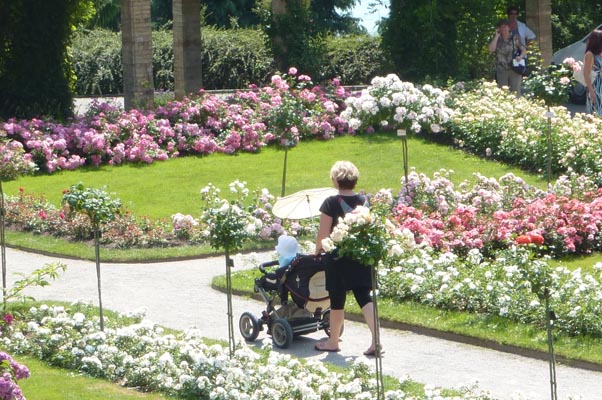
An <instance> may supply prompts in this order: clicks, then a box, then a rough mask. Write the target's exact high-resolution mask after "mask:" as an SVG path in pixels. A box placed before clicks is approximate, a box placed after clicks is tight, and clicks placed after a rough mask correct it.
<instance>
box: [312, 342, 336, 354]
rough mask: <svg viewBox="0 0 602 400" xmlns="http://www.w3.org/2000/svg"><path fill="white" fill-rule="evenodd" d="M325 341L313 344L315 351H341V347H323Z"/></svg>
mask: <svg viewBox="0 0 602 400" xmlns="http://www.w3.org/2000/svg"><path fill="white" fill-rule="evenodd" d="M325 343H327V342H318V343H316V344H315V345H314V349H316V350H317V351H330V352H332V353H338V352H339V351H341V349H339V348H338V347H337V348H335V349H329V348H328V347H324V344H325Z"/></svg>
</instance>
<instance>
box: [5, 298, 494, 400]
mask: <svg viewBox="0 0 602 400" xmlns="http://www.w3.org/2000/svg"><path fill="white" fill-rule="evenodd" d="M22 314H23V315H22V319H21V321H19V323H17V324H14V326H13V327H12V329H11V331H10V332H3V333H2V334H1V335H0V346H2V348H5V349H7V350H8V351H11V352H12V353H14V354H29V355H33V356H35V357H38V358H40V359H41V360H43V361H46V362H48V363H50V364H51V365H55V366H58V367H61V368H68V369H72V370H75V371H77V372H79V373H84V374H87V375H90V376H94V377H99V378H103V379H107V380H110V381H113V382H119V383H120V384H122V385H123V386H127V387H136V388H138V389H140V390H143V391H156V392H161V393H164V394H166V395H169V396H178V397H179V398H195V399H197V398H200V399H223V400H239V399H247V400H251V399H304V400H305V399H310V400H312V399H315V400H322V399H329V398H333V394H336V397H337V398H340V399H358V400H360V399H371V398H373V393H374V387H375V381H374V379H372V378H371V377H370V374H371V371H370V368H369V366H368V365H367V363H366V362H367V359H366V358H362V357H360V358H358V359H357V360H355V361H353V362H352V364H351V365H350V367H349V368H348V369H346V370H345V371H344V372H329V371H328V370H327V369H326V368H325V367H324V365H323V364H322V363H321V362H318V361H307V362H300V361H299V360H297V359H296V358H294V357H292V356H290V355H287V354H282V353H278V352H272V351H271V349H270V348H269V347H268V348H265V349H262V350H260V351H255V350H253V349H252V348H250V347H247V346H237V348H236V349H235V352H234V353H233V354H232V355H231V356H230V355H229V354H228V349H227V348H226V347H224V346H222V345H221V344H208V343H206V342H205V340H204V339H203V338H202V337H201V334H200V332H199V331H198V330H196V329H189V330H186V331H183V332H177V333H173V334H172V333H166V332H164V330H163V328H161V327H160V326H158V325H156V324H154V323H152V322H151V321H148V320H145V319H142V318H141V316H140V315H136V316H128V315H116V316H114V317H113V318H112V319H111V320H110V321H109V323H108V326H107V328H106V329H105V331H104V332H101V331H100V330H99V325H98V324H99V320H98V317H95V316H93V313H92V310H91V306H88V305H85V304H81V303H74V304H71V305H70V306H69V307H63V306H47V305H43V304H42V305H40V306H37V307H31V308H29V309H28V310H27V309H26V310H24V311H23V313H22ZM406 384H407V385H408V387H411V386H412V385H415V384H414V383H413V382H411V381H408V380H402V381H398V382H397V384H396V385H395V386H398V387H399V388H398V389H396V390H390V391H388V392H387V393H386V398H387V399H390V400H418V399H422V400H435V399H437V400H452V399H454V400H458V399H466V400H469V399H470V400H473V399H474V400H477V399H480V400H486V399H489V397H488V396H487V395H485V394H479V393H476V392H475V391H474V388H466V387H465V388H459V389H457V394H455V395H449V397H447V396H445V395H443V394H442V391H441V390H440V389H436V388H433V387H431V386H429V387H426V388H425V391H424V395H421V396H419V397H416V396H414V395H408V394H406V392H405V391H404V388H405V387H406V386H405V385H406Z"/></svg>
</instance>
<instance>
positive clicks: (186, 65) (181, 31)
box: [173, 0, 203, 100]
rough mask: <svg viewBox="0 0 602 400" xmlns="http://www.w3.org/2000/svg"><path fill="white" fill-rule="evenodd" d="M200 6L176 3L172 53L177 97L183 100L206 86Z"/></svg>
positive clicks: (194, 0)
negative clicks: (202, 57)
mask: <svg viewBox="0 0 602 400" xmlns="http://www.w3.org/2000/svg"><path fill="white" fill-rule="evenodd" d="M200 12H201V3H200V2H199V1H198V0H174V2H173V54H174V83H175V97H176V99H179V100H181V99H182V98H183V97H184V96H186V95H187V94H189V93H195V92H197V91H198V90H199V89H200V88H201V87H202V85H203V80H202V66H201V50H202V44H201V17H200Z"/></svg>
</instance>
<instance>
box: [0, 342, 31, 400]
mask: <svg viewBox="0 0 602 400" xmlns="http://www.w3.org/2000/svg"><path fill="white" fill-rule="evenodd" d="M29 376H30V373H29V369H27V367H26V366H25V365H22V364H19V363H18V362H16V361H15V360H13V358H12V357H11V356H10V355H9V354H7V353H5V352H3V351H0V400H25V396H23V393H22V392H21V388H20V387H19V385H18V384H17V381H18V380H21V379H25V378H29Z"/></svg>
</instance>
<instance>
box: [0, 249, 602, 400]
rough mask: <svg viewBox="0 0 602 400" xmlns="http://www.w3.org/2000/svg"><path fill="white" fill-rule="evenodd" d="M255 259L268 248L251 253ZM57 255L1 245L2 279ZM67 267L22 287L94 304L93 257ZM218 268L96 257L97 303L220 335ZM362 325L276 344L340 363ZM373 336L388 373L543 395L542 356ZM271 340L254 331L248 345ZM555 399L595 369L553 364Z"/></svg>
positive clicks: (585, 390) (393, 334) (595, 399)
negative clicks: (319, 345)
mask: <svg viewBox="0 0 602 400" xmlns="http://www.w3.org/2000/svg"><path fill="white" fill-rule="evenodd" d="M259 256H260V258H259V260H260V261H267V260H269V259H270V256H271V255H270V254H268V253H264V254H262V255H259ZM54 261H59V259H56V258H52V257H47V256H43V255H39V254H32V253H26V252H23V251H18V250H13V249H8V253H7V270H8V276H9V285H10V283H12V281H13V280H14V279H15V278H16V277H15V276H14V273H15V272H23V273H28V272H31V271H33V270H34V269H37V268H39V267H41V266H43V265H45V264H47V263H50V262H54ZM60 261H62V262H63V263H65V264H67V266H68V269H67V271H66V272H65V273H63V274H62V275H61V277H60V278H59V279H58V280H56V281H54V282H53V283H52V284H51V286H49V287H46V288H30V289H28V290H27V294H30V295H32V296H34V297H35V298H36V299H38V300H45V299H48V300H62V301H70V302H71V301H76V300H82V301H85V302H91V303H93V304H97V299H98V295H97V289H96V272H95V266H94V263H93V262H88V261H78V260H60ZM244 263H245V260H244V259H243V258H242V257H241V256H236V257H235V270H236V269H240V268H244V267H242V265H243V264H244ZM224 273H225V261H224V258H223V256H222V257H212V258H206V259H201V260H190V261H177V262H161V263H153V264H109V263H104V264H102V272H101V274H102V277H101V279H102V290H103V304H104V306H105V308H107V309H112V310H116V311H121V312H131V311H135V310H140V309H144V310H146V315H147V318H148V319H150V320H152V321H154V322H156V323H158V324H162V325H165V326H168V327H171V328H176V329H185V328H189V327H193V326H195V327H197V328H199V329H201V330H202V332H203V334H204V336H206V337H209V338H215V339H225V340H226V341H227V337H228V327H227V326H228V325H227V317H226V295H225V294H224V293H221V292H219V291H216V290H213V289H212V288H211V279H212V278H213V277H214V276H215V275H223V274H224ZM233 303H234V304H233V311H234V325H235V329H236V338H237V339H236V340H237V341H238V340H242V338H241V337H240V334H239V332H238V318H239V316H240V314H241V313H242V312H244V311H251V312H253V313H255V314H256V315H260V313H261V311H262V310H263V309H264V308H265V305H264V304H263V303H262V302H257V301H254V300H250V299H245V298H241V297H237V296H235V297H234V300H233ZM368 335H369V332H368V328H367V327H366V325H365V324H361V323H355V322H352V321H346V322H345V333H344V335H343V337H342V342H341V352H340V353H318V352H316V351H315V350H314V349H313V346H314V343H315V342H316V341H317V340H320V339H323V338H325V335H324V333H323V332H316V333H313V334H310V335H307V336H303V337H300V338H297V339H295V340H294V341H293V344H292V345H291V347H290V348H288V349H286V350H277V351H283V352H287V353H291V354H294V355H296V356H298V357H300V358H307V359H309V358H312V359H320V360H325V361H330V362H332V363H335V364H340V365H345V363H346V360H347V359H349V358H352V357H357V356H358V355H360V354H361V353H362V351H363V350H365V349H366V348H367V347H368V340H369V339H368V337H369V336H368ZM381 340H382V343H383V347H384V349H385V350H386V354H385V355H384V358H383V370H384V371H385V373H386V374H388V375H393V376H397V377H404V376H406V375H409V376H410V377H411V378H412V379H414V380H417V381H419V382H423V383H430V384H434V385H436V386H443V387H456V386H462V385H468V384H471V383H474V382H478V385H479V388H481V389H482V390H486V391H489V392H490V393H491V394H492V395H493V396H494V397H496V398H498V399H519V398H520V399H533V400H544V399H549V398H550V383H549V377H550V375H549V369H548V363H547V362H545V361H539V360H534V359H531V358H527V357H522V356H518V355H513V354H508V353H503V352H498V351H494V350H490V349H485V348H481V347H476V346H471V345H467V344H462V343H457V342H452V341H447V340H442V339H436V338H432V337H429V336H424V335H419V334H415V333H412V332H408V331H399V330H391V329H383V330H382V333H381ZM263 342H266V343H271V339H270V338H269V337H267V336H266V334H265V332H261V333H260V335H259V338H258V340H257V342H256V343H255V345H257V346H260V345H261V344H262V343H263ZM556 374H557V382H558V399H562V400H565V399H569V398H570V397H571V396H572V398H573V399H583V400H599V399H600V398H602V373H599V372H591V371H587V370H581V369H577V368H571V367H566V366H557V368H556Z"/></svg>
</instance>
